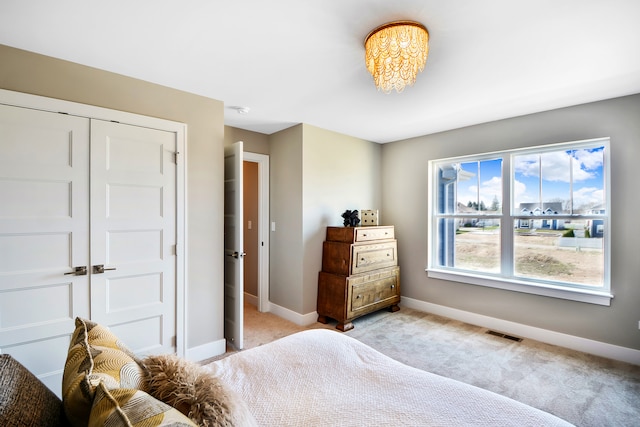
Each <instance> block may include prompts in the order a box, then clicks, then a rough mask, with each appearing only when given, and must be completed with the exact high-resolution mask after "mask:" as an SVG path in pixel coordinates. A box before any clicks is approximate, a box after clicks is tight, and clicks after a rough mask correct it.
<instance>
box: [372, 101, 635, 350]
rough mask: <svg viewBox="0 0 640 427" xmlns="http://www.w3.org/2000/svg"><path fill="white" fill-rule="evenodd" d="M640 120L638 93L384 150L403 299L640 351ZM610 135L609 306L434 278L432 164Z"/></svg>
mask: <svg viewBox="0 0 640 427" xmlns="http://www.w3.org/2000/svg"><path fill="white" fill-rule="evenodd" d="M639 118H640V95H634V96H629V97H624V98H618V99H612V100H608V101H601V102H596V103H591V104H585V105H580V106H576V107H570V108H564V109H559V110H553V111H547V112H543V113H539V114H532V115H527V116H522V117H516V118H512V119H507V120H501V121H497V122H492V123H486V124H482V125H477V126H471V127H466V128H462V129H457V130H453V131H449V132H443V133H439V134H434V135H429V136H423V137H419V138H413V139H409V140H405V141H398V142H394V143H390V144H385V145H383V146H382V159H383V162H382V176H383V182H384V190H383V194H382V197H383V206H382V211H383V212H384V221H385V222H388V223H393V224H395V225H396V232H397V237H398V254H399V262H400V267H401V271H402V294H403V296H407V297H410V298H415V299H418V300H421V301H426V302H430V303H434V304H439V305H443V306H447V307H452V308H456V309H461V310H465V311H469V312H473V313H478V314H481V315H486V316H490V317H495V318H499V319H504V320H508V321H512V322H517V323H521V324H524V325H530V326H534V327H539V328H543V329H547V330H551V331H557V332H561V333H565V334H570V335H574V336H578V337H583V338H587V339H592V340H596V341H600V342H605V343H610V344H615V345H619V346H623V347H628V348H633V349H640V331H639V330H638V321H640V310H639V309H638V307H639V306H640V286H639V283H640V282H639V279H638V278H639V277H640V263H639V262H638V239H636V236H638V230H637V223H638V212H640V196H638V184H637V183H638V159H640V119H639ZM605 136H609V137H611V189H612V194H611V201H612V207H611V244H612V248H611V283H612V285H611V286H612V292H613V294H614V296H615V297H614V299H613V300H612V301H611V306H610V307H606V306H600V305H593V304H586V303H580V302H574V301H568V300H561V299H555V298H548V297H541V296H535V295H528V294H524V293H518V292H511V291H505V290H499V289H491V288H484V287H481V286H473V285H467V284H461V283H456V282H449V281H444V280H437V279H430V278H428V277H427V274H426V273H425V267H426V263H427V238H428V236H427V228H426V226H427V194H428V189H427V180H428V177H427V162H428V161H429V160H431V159H437V158H445V157H451V156H459V155H465V154H475V153H481V152H490V151H495V150H503V149H510V148H520V147H527V146H535V145H541V144H550V143H556V142H566V141H577V140H583V139H590V138H596V137H605Z"/></svg>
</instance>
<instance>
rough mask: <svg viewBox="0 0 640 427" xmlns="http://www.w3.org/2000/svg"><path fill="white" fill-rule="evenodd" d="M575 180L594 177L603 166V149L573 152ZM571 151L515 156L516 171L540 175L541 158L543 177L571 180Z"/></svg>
mask: <svg viewBox="0 0 640 427" xmlns="http://www.w3.org/2000/svg"><path fill="white" fill-rule="evenodd" d="M573 154H574V155H573V182H580V181H585V180H587V179H591V178H594V177H595V176H596V174H597V171H598V170H599V169H600V168H601V167H602V163H603V162H602V159H603V157H602V151H592V150H577V151H575V152H574V153H573ZM571 157H572V156H571V153H567V152H566V151H553V152H549V153H542V154H541V155H540V157H538V155H535V154H534V155H522V156H516V157H515V171H516V173H519V174H522V175H523V176H526V177H539V176H540V169H541V168H540V163H539V162H540V160H541V161H542V177H543V179H545V180H546V181H555V182H569V181H570V174H569V165H570V164H571V163H570V160H571Z"/></svg>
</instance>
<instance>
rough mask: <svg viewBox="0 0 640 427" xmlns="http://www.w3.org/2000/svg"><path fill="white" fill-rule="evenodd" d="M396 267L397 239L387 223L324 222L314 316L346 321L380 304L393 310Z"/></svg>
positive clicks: (342, 325)
mask: <svg viewBox="0 0 640 427" xmlns="http://www.w3.org/2000/svg"><path fill="white" fill-rule="evenodd" d="M399 302H400V268H399V267H398V242H397V240H396V239H395V235H394V228H393V226H392V225H390V226H370V227H327V237H326V241H325V242H324V244H323V247H322V271H321V272H320V274H319V277H318V322H320V323H327V322H328V318H332V319H335V320H337V321H338V325H337V326H336V328H338V329H339V330H341V331H348V330H349V329H352V328H353V323H351V321H352V320H353V319H355V318H357V317H359V316H362V315H364V314H367V313H371V312H373V311H377V310H380V309H382V308H387V307H390V309H391V311H398V310H399V309H400V308H399V307H398V303H399Z"/></svg>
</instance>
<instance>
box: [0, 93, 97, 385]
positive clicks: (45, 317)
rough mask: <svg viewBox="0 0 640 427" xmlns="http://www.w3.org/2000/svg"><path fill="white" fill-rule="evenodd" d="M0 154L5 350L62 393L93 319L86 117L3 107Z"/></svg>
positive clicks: (1, 345) (1, 333)
mask: <svg viewBox="0 0 640 427" xmlns="http://www.w3.org/2000/svg"><path fill="white" fill-rule="evenodd" d="M0 152H2V155H0V353H9V354H11V355H12V356H13V357H14V358H15V359H17V360H18V361H20V362H21V363H22V364H23V365H25V366H26V367H27V368H28V369H29V370H31V371H32V372H33V373H34V374H36V375H37V376H38V377H39V378H40V379H41V380H42V381H43V382H44V383H45V384H47V386H48V387H49V388H51V389H52V390H54V391H57V392H58V393H59V391H60V384H61V383H62V370H63V368H64V364H65V359H66V355H67V349H68V346H69V338H70V335H71V333H72V332H73V330H74V328H75V325H74V319H75V317H76V316H81V317H89V277H90V276H89V275H88V274H86V269H87V267H88V266H89V199H88V195H89V120H88V119H86V118H80V117H74V116H70V115H63V114H57V113H49V112H43V111H37V110H31V109H26V108H16V107H8V106H4V105H0ZM76 267H77V268H80V269H82V268H84V271H85V273H84V274H82V273H80V274H79V275H74V274H69V273H72V272H73V271H74V268H76Z"/></svg>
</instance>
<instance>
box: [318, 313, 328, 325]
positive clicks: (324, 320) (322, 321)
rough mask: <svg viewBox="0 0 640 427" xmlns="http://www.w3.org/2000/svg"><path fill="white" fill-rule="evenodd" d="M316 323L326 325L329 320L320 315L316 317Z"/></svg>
mask: <svg viewBox="0 0 640 427" xmlns="http://www.w3.org/2000/svg"><path fill="white" fill-rule="evenodd" d="M318 322H320V323H324V324H325V325H326V324H327V323H329V320H328V319H327V316H322V315H320V316H318Z"/></svg>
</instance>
